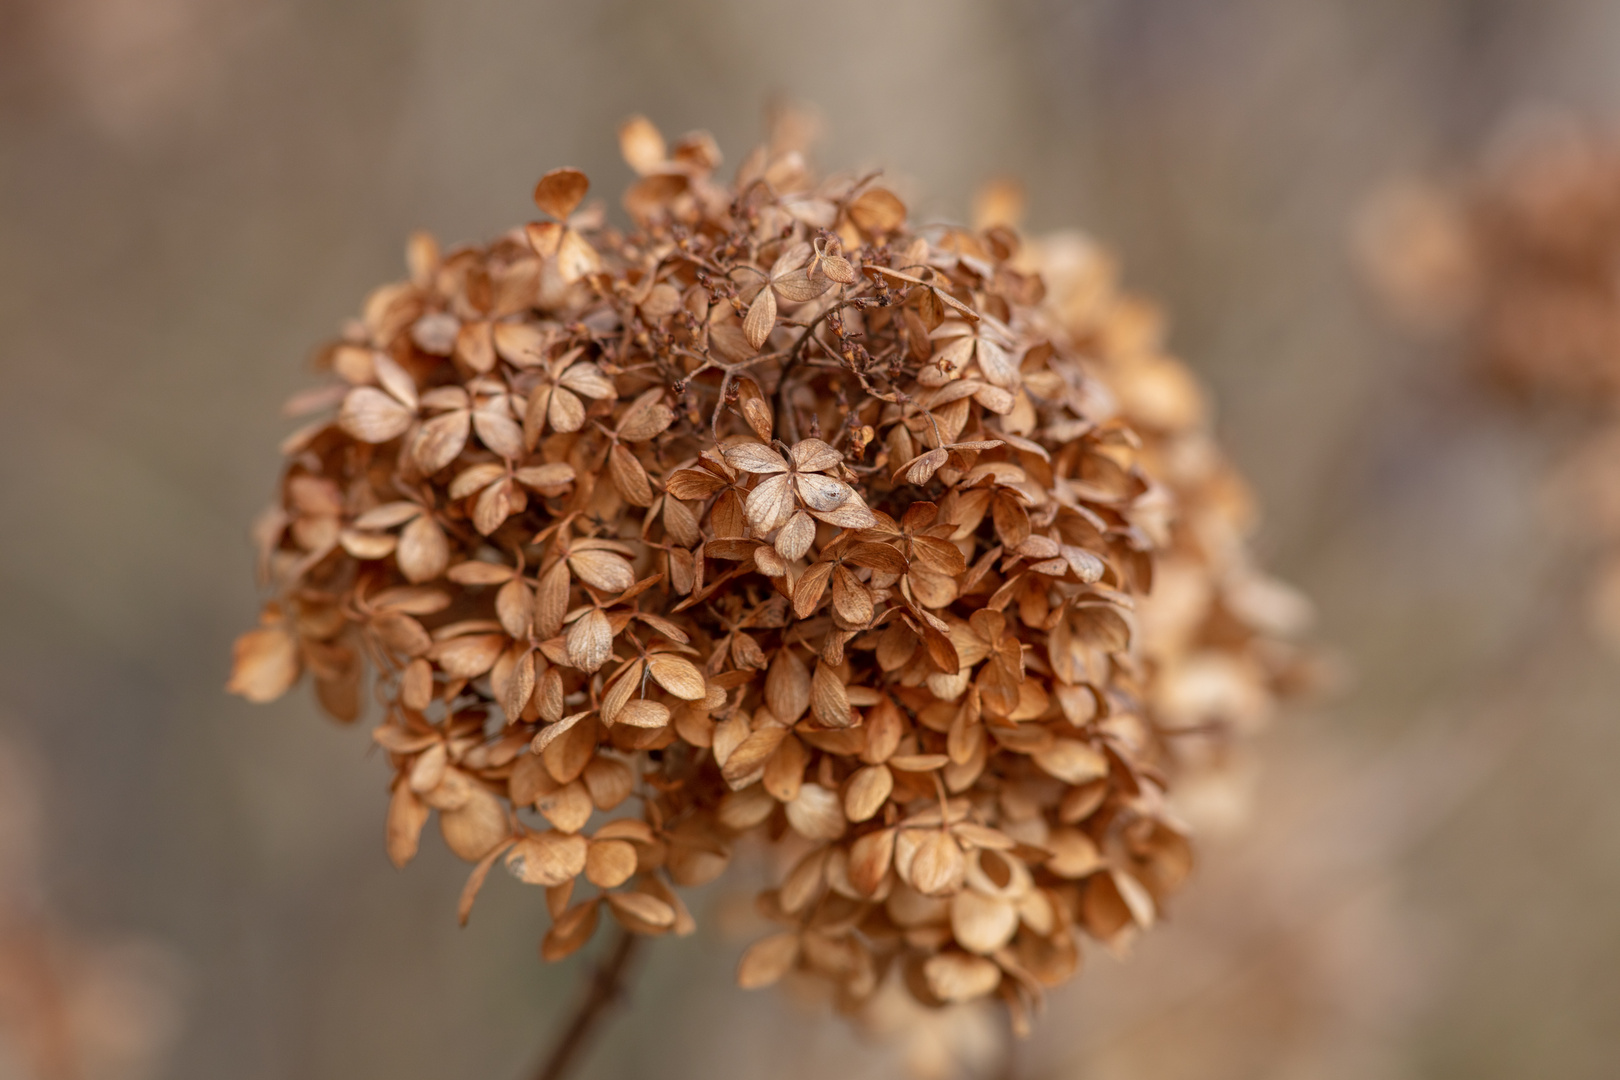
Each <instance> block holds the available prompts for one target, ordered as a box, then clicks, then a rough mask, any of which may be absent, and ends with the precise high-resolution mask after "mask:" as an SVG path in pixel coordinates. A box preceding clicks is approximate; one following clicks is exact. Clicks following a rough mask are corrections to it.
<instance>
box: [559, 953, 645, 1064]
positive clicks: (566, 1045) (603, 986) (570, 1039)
mask: <svg viewBox="0 0 1620 1080" xmlns="http://www.w3.org/2000/svg"><path fill="white" fill-rule="evenodd" d="M640 940H641V939H640V938H638V937H637V936H636V935H635V934H632V933H630V932H629V931H628V930H620V931H619V932H618V940H617V941H615V942H614V943H613V951H612V952H611V953H609V954H608V957H607V959H606V960H604V961H602V962H601V963H599V964H597V965H596V967H595V969H594V970H593V971H592V972H591V981H590V985H589V987H588V988H587V989H586V992H585V996H584V997H582V998H581V999H580V1002H579V1005H578V1007H577V1008H576V1009H575V1010H574V1015H573V1017H572V1018H571V1019H570V1020H569V1021H568V1026H567V1027H566V1028H564V1029H563V1033H562V1036H561V1037H560V1038H559V1039H558V1040H557V1042H556V1043H555V1044H554V1045H553V1046H552V1047H551V1051H550V1052H549V1053H548V1054H546V1059H545V1061H544V1062H542V1063H541V1065H540V1068H539V1070H538V1071H537V1072H536V1073H535V1074H534V1075H535V1080H562V1078H563V1077H565V1076H567V1075H568V1071H569V1069H570V1068H571V1067H572V1066H573V1065H574V1064H575V1062H576V1061H578V1060H579V1056H580V1053H581V1052H582V1051H583V1050H584V1049H585V1047H586V1045H587V1044H588V1043H589V1042H590V1038H591V1035H592V1033H594V1032H595V1031H596V1029H597V1027H598V1026H599V1025H600V1024H601V1023H602V1020H603V1019H604V1018H605V1017H606V1016H607V1014H608V1012H609V1011H610V1010H611V1009H612V1008H613V1006H614V1005H616V1004H618V1003H619V1002H620V1001H622V1000H623V999H624V997H625V990H626V984H627V982H628V974H629V969H630V961H631V959H632V958H633V957H634V956H635V954H636V951H637V950H636V947H637V945H638V944H639V943H640Z"/></svg>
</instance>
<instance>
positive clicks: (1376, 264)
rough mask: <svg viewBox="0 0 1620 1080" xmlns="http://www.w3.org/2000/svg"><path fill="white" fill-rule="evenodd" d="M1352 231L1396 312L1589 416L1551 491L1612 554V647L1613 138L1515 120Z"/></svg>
mask: <svg viewBox="0 0 1620 1080" xmlns="http://www.w3.org/2000/svg"><path fill="white" fill-rule="evenodd" d="M1358 240H1359V247H1360V251H1361V254H1362V256H1363V263H1364V264H1365V267H1366V269H1367V271H1368V277H1369V280H1370V281H1371V283H1372V284H1373V285H1374V286H1375V287H1377V288H1378V290H1379V292H1380V293H1381V294H1382V295H1383V297H1384V298H1385V299H1386V301H1387V303H1388V305H1389V308H1390V310H1392V311H1393V312H1394V313H1396V314H1397V315H1399V316H1401V317H1402V318H1403V321H1405V322H1406V323H1408V324H1409V325H1416V326H1418V327H1419V328H1422V329H1428V330H1436V331H1440V332H1444V333H1448V334H1450V335H1451V336H1452V337H1454V338H1456V339H1459V340H1461V341H1462V342H1463V346H1464V350H1465V352H1466V354H1467V356H1468V357H1469V359H1470V360H1471V361H1473V362H1474V363H1475V365H1476V367H1477V368H1478V369H1479V370H1480V371H1481V372H1482V373H1483V374H1485V375H1487V376H1488V377H1490V378H1491V379H1492V381H1494V382H1496V383H1498V384H1501V385H1505V386H1506V387H1508V388H1509V389H1511V390H1512V391H1514V392H1515V393H1516V394H1517V396H1518V397H1519V398H1520V399H1521V400H1526V399H1534V400H1542V401H1547V402H1551V403H1555V404H1556V405H1558V406H1560V407H1563V408H1565V409H1570V408H1573V409H1575V410H1579V411H1581V412H1586V413H1589V414H1591V416H1592V417H1593V419H1592V420H1591V421H1590V427H1591V429H1592V431H1593V434H1592V436H1591V438H1590V439H1588V440H1587V441H1586V443H1585V445H1583V446H1580V447H1577V448H1576V450H1575V451H1574V453H1573V454H1572V455H1571V457H1570V459H1569V461H1568V462H1567V463H1566V465H1565V466H1564V467H1563V468H1562V469H1561V470H1560V472H1559V474H1558V475H1557V476H1555V477H1554V480H1553V485H1552V486H1553V494H1554V501H1555V502H1556V503H1558V504H1560V510H1561V511H1562V513H1563V516H1565V517H1566V518H1567V519H1569V520H1570V521H1571V522H1572V523H1573V525H1574V526H1575V532H1576V533H1577V535H1578V536H1579V538H1580V540H1581V541H1582V542H1584V543H1596V544H1599V545H1603V546H1605V547H1606V548H1607V549H1608V552H1609V553H1608V555H1607V556H1606V560H1607V566H1606V568H1605V569H1604V570H1603V571H1602V572H1601V574H1600V577H1599V582H1598V585H1597V587H1596V588H1595V589H1592V590H1590V592H1589V596H1590V603H1591V609H1590V613H1591V616H1592V619H1593V622H1594V625H1595V626H1596V628H1597V629H1598V630H1599V632H1600V633H1601V634H1602V636H1603V637H1605V638H1606V639H1607V640H1609V641H1610V642H1611V643H1613V644H1614V645H1616V646H1617V647H1620V465H1617V462H1620V458H1617V457H1616V454H1615V450H1616V447H1617V446H1620V429H1616V428H1615V427H1614V424H1613V419H1612V417H1613V414H1614V411H1615V409H1616V407H1617V406H1620V291H1617V283H1620V279H1617V274H1616V267H1617V266H1620V140H1616V139H1615V138H1613V137H1604V136H1602V135H1600V134H1598V133H1597V132H1595V131H1594V130H1592V129H1591V128H1588V127H1586V126H1584V125H1582V124H1581V123H1580V122H1579V121H1577V120H1576V119H1574V118H1572V117H1569V116H1566V115H1562V114H1552V113H1542V112H1537V113H1526V114H1523V115H1520V116H1518V117H1515V118H1514V119H1513V120H1512V121H1510V122H1509V123H1508V124H1506V125H1505V126H1504V127H1503V129H1502V131H1501V132H1500V134H1499V135H1498V137H1497V138H1496V140H1495V142H1494V143H1493V145H1492V146H1491V148H1490V152H1489V153H1488V154H1487V156H1486V160H1485V162H1484V163H1483V164H1482V166H1481V167H1480V168H1479V169H1477V170H1476V171H1475V172H1474V173H1473V174H1472V175H1470V176H1468V177H1467V178H1466V179H1465V180H1464V181H1463V182H1459V183H1456V184H1453V185H1450V186H1442V185H1436V184H1429V185H1420V184H1417V183H1410V182H1409V183H1405V184H1402V185H1400V186H1395V187H1391V188H1390V189H1388V190H1386V191H1384V192H1382V193H1380V194H1379V196H1378V197H1376V198H1375V199H1374V200H1373V201H1372V202H1371V203H1370V205H1369V207H1368V211H1367V213H1366V214H1365V215H1364V216H1363V221H1362V223H1361V229H1360V234H1359V236H1358Z"/></svg>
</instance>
